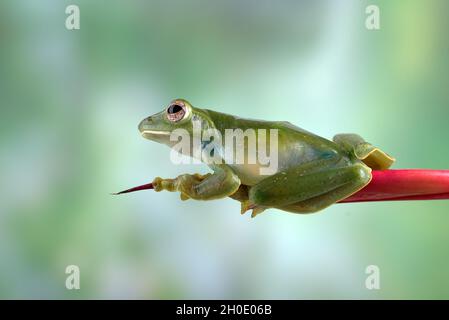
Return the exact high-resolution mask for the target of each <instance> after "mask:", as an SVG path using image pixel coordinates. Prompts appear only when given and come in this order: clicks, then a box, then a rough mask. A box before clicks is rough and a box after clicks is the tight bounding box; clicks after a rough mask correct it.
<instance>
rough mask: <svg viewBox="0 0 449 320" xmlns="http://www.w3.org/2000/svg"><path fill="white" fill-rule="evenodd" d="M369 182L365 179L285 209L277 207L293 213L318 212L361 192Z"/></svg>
mask: <svg viewBox="0 0 449 320" xmlns="http://www.w3.org/2000/svg"><path fill="white" fill-rule="evenodd" d="M369 180H370V179H368V181H366V182H365V181H364V180H363V179H361V180H359V183H347V184H345V185H343V186H341V187H338V188H336V189H334V190H331V191H329V192H328V193H325V194H322V195H320V196H316V197H314V198H311V199H307V200H304V201H300V202H297V203H293V204H290V205H287V206H284V207H277V209H280V210H284V211H289V212H293V213H313V212H317V211H320V210H323V209H324V208H326V207H328V206H330V205H332V204H334V203H336V202H338V201H340V200H342V199H345V198H347V197H349V196H350V195H351V194H353V193H355V192H357V191H359V190H360V189H362V188H363V187H364V186H366V185H367V184H368V182H369Z"/></svg>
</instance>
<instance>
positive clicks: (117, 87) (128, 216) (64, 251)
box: [0, 0, 449, 299]
mask: <svg viewBox="0 0 449 320" xmlns="http://www.w3.org/2000/svg"><path fill="white" fill-rule="evenodd" d="M69 4H76V5H78V6H79V8H80V11H81V29H80V30H74V31H69V30H67V29H66V28H65V20H66V17H67V15H66V14H65V8H66V6H67V5H69ZM370 4H375V5H378V6H379V8H380V18H381V20H380V23H381V29H380V30H377V31H370V30H367V29H366V28H365V19H366V17H367V15H366V13H365V8H366V7H367V6H368V5H370ZM448 10H449V2H447V1H444V0H432V1H430V0H426V1H424V0H421V1H412V0H409V1H387V0H385V1H380V0H369V1H362V0H351V1H350V0H347V1H333V0H332V1H331V0H328V1H324V0H321V1H316V0H310V1H293V0H291V1H266V0H264V1H255V0H253V1H237V0H230V1H207V0H192V1H182V0H170V1H165V0H164V1H162V0H161V1H137V0H132V1H117V0H115V1H111V0H108V1H106V0H96V1H87V0H86V1H81V0H73V1H56V0H54V1H49V0H40V1H32V0H28V1H26V0H4V1H1V2H0V103H1V117H0V124H1V125H0V177H1V179H0V298H8V299H9V298H51V299H56V298H62V299H80V298H89V299H90V298H139V299H168V298H178V299H182V298H190V299H199V298H210V299H215V298H239V299H240V298H255V299H257V298H264V299H269V298H294V299H302V298H312V299H313V298H325V299H336V298H343V299H345V298H349V299H358V298H366V299H379V298H386V299H399V298H412V299H415V298H425V299H427V298H437V299H441V298H449V250H448V244H449V232H448V230H449V201H431V202H396V203H364V204H346V205H335V206H332V207H330V208H328V209H327V210H325V211H324V212H321V213H318V214H314V215H303V216H302V215H294V214H287V213H283V212H281V211H277V210H270V211H268V212H267V213H264V214H263V215H260V216H258V217H257V218H256V219H251V218H249V216H240V214H239V203H237V202H235V201H233V200H230V199H225V200H220V201H213V202H194V201H187V202H181V201H180V200H179V198H178V195H176V194H171V193H159V194H155V193H152V192H150V191H148V192H140V193H135V194H131V195H126V196H120V197H114V196H111V195H109V193H110V192H113V191H118V190H121V189H123V188H125V187H130V186H134V185H136V184H141V183H146V182H148V181H151V180H152V179H153V177H155V176H158V175H160V176H164V177H174V176H176V175H178V174H180V173H185V172H207V171H208V169H207V167H206V166H204V165H191V166H175V165H173V164H172V163H171V162H170V161H169V149H167V148H166V147H165V146H162V145H158V144H155V143H152V142H150V141H147V140H144V139H143V138H141V137H140V135H139V133H138V131H137V124H138V123H139V121H140V120H141V119H142V118H144V117H146V116H148V115H151V114H153V113H155V112H158V111H160V110H162V109H163V108H164V107H165V106H166V105H167V103H168V102H169V101H170V100H171V99H173V98H178V97H182V98H186V99H188V100H189V101H191V102H192V104H193V105H195V106H198V107H207V108H211V109H214V110H217V111H221V112H226V113H231V114H236V115H240V116H242V117H250V118H261V119H266V120H289V121H291V122H292V123H294V124H296V125H299V126H301V127H303V128H305V129H307V130H310V131H313V132H315V133H317V134H320V135H322V136H325V137H328V138H331V137H332V136H333V135H334V134H335V133H339V132H356V133H359V134H361V135H362V136H364V137H365V138H366V139H367V140H369V141H370V142H372V143H373V144H375V145H378V146H381V147H382V148H383V149H384V150H386V151H387V152H389V153H390V154H392V155H393V156H395V157H396V158H397V163H396V164H395V167H396V168H435V169H444V168H446V169H449V147H448V136H449V125H448V119H449V90H448V83H449V68H448V67H449V59H448V54H449V50H448V49H449V38H448V37H447V31H448V21H449V20H448V19H447V15H446V12H447V11H448ZM71 264H75V265H78V266H79V267H80V270H81V289H80V290H71V291H70V290H67V289H66V288H65V280H66V276H67V275H66V274H65V268H66V266H67V265H71ZM371 264H374V265H377V266H379V268H380V276H381V277H380V283H381V289H380V290H372V291H370V290H367V289H366V288H365V279H366V277H367V275H366V274H365V268H366V267H367V266H368V265H371Z"/></svg>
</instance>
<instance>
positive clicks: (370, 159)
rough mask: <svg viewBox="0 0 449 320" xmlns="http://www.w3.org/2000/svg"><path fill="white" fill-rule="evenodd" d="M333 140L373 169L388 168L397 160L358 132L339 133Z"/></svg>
mask: <svg viewBox="0 0 449 320" xmlns="http://www.w3.org/2000/svg"><path fill="white" fill-rule="evenodd" d="M333 140H334V142H335V143H337V144H339V145H340V146H342V147H343V148H344V149H346V150H347V151H349V152H350V153H352V154H353V155H354V156H355V157H356V158H357V159H359V160H361V161H363V162H364V163H365V164H366V165H367V166H368V167H370V168H371V169H373V170H386V169H388V168H389V167H390V166H391V165H392V164H393V163H394V161H395V159H394V158H393V157H391V156H390V155H388V154H387V153H385V152H383V151H382V150H380V149H379V148H377V147H375V146H373V145H372V144H370V143H368V142H366V141H365V140H363V138H362V137H360V136H359V135H357V134H353V133H342V134H337V135H336V136H334V139H333Z"/></svg>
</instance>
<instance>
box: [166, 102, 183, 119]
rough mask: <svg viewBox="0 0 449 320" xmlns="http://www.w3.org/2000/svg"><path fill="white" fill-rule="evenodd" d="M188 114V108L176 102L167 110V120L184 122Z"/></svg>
mask: <svg viewBox="0 0 449 320" xmlns="http://www.w3.org/2000/svg"><path fill="white" fill-rule="evenodd" d="M186 113H187V112H186V107H185V106H184V104H182V103H179V102H174V103H172V104H171V105H169V106H168V108H167V118H168V120H170V121H172V122H177V121H179V120H182V119H183V118H184V116H185V115H186Z"/></svg>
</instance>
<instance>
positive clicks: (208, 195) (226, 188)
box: [153, 166, 240, 200]
mask: <svg viewBox="0 0 449 320" xmlns="http://www.w3.org/2000/svg"><path fill="white" fill-rule="evenodd" d="M239 186H240V179H239V178H238V176H237V175H236V174H235V173H234V172H233V171H232V170H231V169H230V168H227V167H225V166H224V167H219V166H217V167H215V168H214V173H213V174H210V173H208V174H205V175H201V174H182V175H180V176H178V177H177V178H175V179H162V178H156V179H154V180H153V187H154V190H155V191H162V190H166V191H170V192H176V191H178V192H180V193H181V200H187V199H195V200H214V199H221V198H224V197H227V196H229V195H231V194H233V193H235V192H236V191H237V189H238V188H239Z"/></svg>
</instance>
